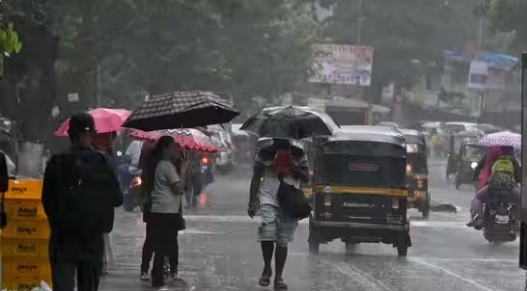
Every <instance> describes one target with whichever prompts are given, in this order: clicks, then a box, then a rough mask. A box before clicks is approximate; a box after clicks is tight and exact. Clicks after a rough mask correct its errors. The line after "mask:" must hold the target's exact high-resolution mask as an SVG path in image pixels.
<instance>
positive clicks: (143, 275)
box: [139, 272, 150, 282]
mask: <svg viewBox="0 0 527 291" xmlns="http://www.w3.org/2000/svg"><path fill="white" fill-rule="evenodd" d="M139 280H141V281H143V282H148V281H150V276H148V272H146V273H145V272H141V275H140V276H139Z"/></svg>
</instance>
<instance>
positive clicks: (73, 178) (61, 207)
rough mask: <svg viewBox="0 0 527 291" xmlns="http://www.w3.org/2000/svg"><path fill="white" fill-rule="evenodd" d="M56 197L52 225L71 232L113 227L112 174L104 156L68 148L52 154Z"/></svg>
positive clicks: (81, 233) (77, 233) (96, 231)
mask: <svg viewBox="0 0 527 291" xmlns="http://www.w3.org/2000/svg"><path fill="white" fill-rule="evenodd" d="M55 159H56V163H57V164H56V167H57V171H58V175H57V179H60V180H59V181H57V185H58V188H59V189H57V190H58V197H57V203H58V205H57V206H58V207H57V211H58V213H57V214H56V221H55V222H56V224H55V226H56V227H57V228H58V229H59V231H60V232H63V233H68V234H71V235H75V236H81V237H82V236H89V235H94V234H102V233H109V232H110V231H112V229H113V222H114V215H115V213H114V203H112V197H113V196H112V195H114V194H113V193H111V192H110V191H115V189H114V187H113V186H115V185H114V184H115V182H116V177H115V176H112V175H114V173H113V170H112V168H111V167H110V165H109V164H108V161H107V160H106V157H105V156H104V155H103V154H102V153H100V152H95V151H72V152H68V153H63V154H59V155H57V156H56V157H55Z"/></svg>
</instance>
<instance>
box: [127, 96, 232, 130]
mask: <svg viewBox="0 0 527 291" xmlns="http://www.w3.org/2000/svg"><path fill="white" fill-rule="evenodd" d="M239 114H240V113H239V112H238V111H236V110H235V109H234V108H232V105H231V103H230V102H229V101H227V100H225V99H223V98H221V97H219V96H218V95H216V94H214V93H211V92H202V91H188V92H173V93H169V94H165V95H159V96H153V97H151V99H149V100H147V101H145V102H144V103H143V104H141V106H139V107H138V108H137V109H135V110H134V111H132V114H130V116H129V117H128V119H127V120H126V121H125V122H124V124H123V127H128V128H135V129H140V130H143V131H152V130H160V129H167V128H192V127H198V126H206V125H211V124H218V123H228V122H230V121H231V120H232V119H234V117H236V116H238V115H239Z"/></svg>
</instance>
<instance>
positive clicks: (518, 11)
mask: <svg viewBox="0 0 527 291" xmlns="http://www.w3.org/2000/svg"><path fill="white" fill-rule="evenodd" d="M489 8H490V11H489V16H490V22H491V29H493V30H496V31H500V32H514V34H515V41H514V42H513V49H517V50H518V51H524V50H526V49H527V22H526V21H525V13H526V11H527V1H525V0H491V1H490V4H489Z"/></svg>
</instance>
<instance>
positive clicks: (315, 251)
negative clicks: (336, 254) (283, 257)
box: [309, 240, 320, 254]
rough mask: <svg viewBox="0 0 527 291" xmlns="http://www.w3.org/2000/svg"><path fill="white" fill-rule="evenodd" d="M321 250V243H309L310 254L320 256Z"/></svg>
mask: <svg viewBox="0 0 527 291" xmlns="http://www.w3.org/2000/svg"><path fill="white" fill-rule="evenodd" d="M319 250H320V243H318V242H316V241H312V240H311V241H309V253H310V254H318V252H319Z"/></svg>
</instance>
